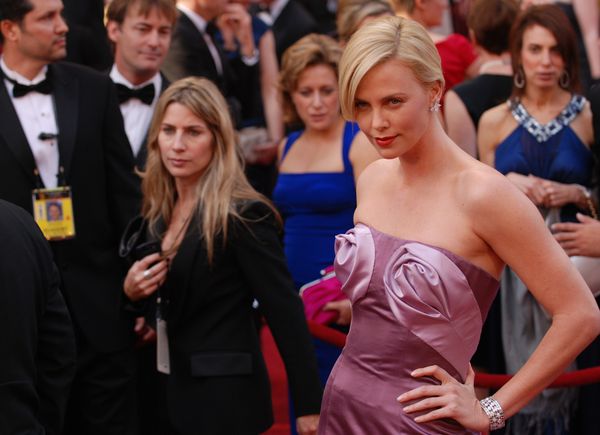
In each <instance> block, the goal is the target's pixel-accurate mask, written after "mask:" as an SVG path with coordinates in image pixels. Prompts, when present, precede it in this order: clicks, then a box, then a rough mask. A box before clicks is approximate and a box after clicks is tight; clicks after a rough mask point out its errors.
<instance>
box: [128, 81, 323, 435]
mask: <svg viewBox="0 0 600 435" xmlns="http://www.w3.org/2000/svg"><path fill="white" fill-rule="evenodd" d="M142 176H143V182H142V188H143V192H144V202H143V208H142V215H143V218H144V220H145V223H146V225H147V231H146V235H147V237H148V238H149V239H151V240H152V239H154V240H157V241H158V242H159V243H160V246H157V247H156V248H157V249H156V250H161V251H162V252H161V253H154V254H150V255H146V256H144V257H143V258H142V259H141V260H139V261H136V262H135V263H133V265H132V266H131V268H130V269H129V272H128V275H127V277H126V279H125V283H124V291H125V294H126V295H127V297H128V298H129V299H130V300H132V301H134V302H135V301H142V300H145V299H150V298H155V296H158V297H156V300H157V301H158V309H157V312H158V313H159V316H158V317H157V319H158V320H157V333H158V346H157V347H158V349H159V351H158V367H159V371H161V372H163V373H165V375H161V376H162V377H163V379H162V380H163V381H164V382H163V385H164V391H160V392H159V394H160V395H166V396H162V397H164V398H165V399H166V400H165V410H166V420H167V427H166V428H164V430H163V432H164V433H165V434H169V435H171V434H228V435H230V434H235V435H237V434H258V433H260V432H263V431H265V430H267V429H268V428H269V426H271V424H272V422H273V416H272V407H271V398H270V388H269V381H268V377H267V371H266V368H265V363H264V361H263V357H262V354H261V351H260V343H259V338H258V334H257V328H256V326H255V323H254V318H253V308H252V303H253V300H254V299H256V300H258V302H259V303H260V307H261V311H262V312H263V313H264V315H265V317H266V319H267V322H268V324H269V326H270V328H271V330H272V332H273V335H274V337H275V340H276V342H277V346H278V348H279V350H280V352H281V354H282V357H283V360H284V362H285V366H286V370H287V373H288V378H289V385H290V389H291V393H292V397H293V398H294V402H295V403H296V404H297V410H296V411H297V415H299V416H301V417H299V418H298V419H297V426H298V429H299V431H300V433H303V434H311V433H315V432H316V427H317V423H318V415H317V414H318V412H319V408H320V398H321V390H320V386H319V380H318V375H317V367H316V362H315V358H314V353H313V349H312V344H311V341H310V338H309V335H308V329H307V327H306V322H305V320H304V312H303V309H302V303H301V301H300V299H299V298H298V296H297V294H296V292H295V290H294V286H293V283H292V281H291V278H290V275H289V273H288V271H287V268H286V265H285V259H284V254H283V251H282V248H281V244H280V240H279V236H278V221H279V217H278V216H277V213H276V212H275V211H274V209H273V207H272V206H271V204H270V203H268V201H267V200H266V199H264V198H263V197H262V196H261V195H260V194H258V193H257V192H255V191H254V190H253V189H252V188H251V187H250V185H249V184H248V182H247V180H246V178H245V177H244V173H243V170H242V168H241V165H240V160H239V156H238V154H237V150H236V146H235V137H234V130H233V125H232V122H231V119H230V116H229V114H228V110H227V105H226V103H225V100H224V98H223V97H222V96H221V94H220V93H219V91H218V90H217V88H216V86H215V85H214V84H212V82H210V81H208V80H206V79H200V78H187V79H182V80H180V81H178V82H176V83H174V84H173V85H171V87H170V88H169V89H167V91H165V92H164V93H163V95H162V96H161V98H160V100H159V102H158V106H157V108H156V113H155V115H154V119H153V122H152V125H151V128H150V133H149V142H148V160H147V165H146V171H145V172H144V173H143V174H142ZM150 245H151V244H150ZM143 246H144V247H146V248H148V247H149V248H150V249H151V246H149V245H148V243H146V244H145V245H143ZM167 341H168V343H167ZM161 349H163V350H162V351H161ZM160 397H161V396H158V397H157V400H159V398H160Z"/></svg>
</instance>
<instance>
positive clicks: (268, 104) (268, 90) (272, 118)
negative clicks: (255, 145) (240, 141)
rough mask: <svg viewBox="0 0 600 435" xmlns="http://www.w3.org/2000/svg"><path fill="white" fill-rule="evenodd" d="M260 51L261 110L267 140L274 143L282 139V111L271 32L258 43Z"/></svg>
mask: <svg viewBox="0 0 600 435" xmlns="http://www.w3.org/2000/svg"><path fill="white" fill-rule="evenodd" d="M258 47H259V51H260V60H259V62H260V90H261V95H262V103H263V110H264V113H265V120H266V122H267V130H268V131H269V138H270V139H271V140H272V141H273V142H274V143H275V146H277V144H279V141H280V140H281V139H282V138H283V135H284V129H283V109H282V108H281V101H280V99H279V90H278V88H277V81H278V76H279V67H278V66H277V55H276V54H275V37H274V36H273V32H272V31H271V30H267V31H266V32H265V34H264V35H263V36H262V37H261V38H260V41H259V45H258Z"/></svg>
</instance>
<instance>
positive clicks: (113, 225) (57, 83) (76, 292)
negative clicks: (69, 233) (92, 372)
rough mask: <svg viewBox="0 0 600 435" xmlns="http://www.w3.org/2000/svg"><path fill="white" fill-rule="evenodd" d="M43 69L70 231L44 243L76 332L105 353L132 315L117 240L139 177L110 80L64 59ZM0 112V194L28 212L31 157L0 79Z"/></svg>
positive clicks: (123, 342)
mask: <svg viewBox="0 0 600 435" xmlns="http://www.w3.org/2000/svg"><path fill="white" fill-rule="evenodd" d="M49 70H50V72H51V74H52V77H53V81H54V91H53V94H52V95H53V97H54V103H55V107H56V121H57V124H58V128H59V138H58V147H59V151H60V164H61V165H62V166H63V167H64V177H65V180H66V183H67V184H68V185H70V186H71V187H72V194H73V212H74V218H75V231H76V237H75V238H74V239H71V240H65V241H57V242H51V246H52V249H53V251H54V258H55V262H56V264H57V266H58V268H59V271H60V275H61V278H62V283H61V289H62V291H63V295H64V296H65V299H66V302H67V306H68V307H69V310H70V312H71V316H72V318H73V322H74V324H75V327H76V330H77V332H79V333H81V334H83V335H84V336H85V337H86V338H87V339H88V340H89V342H90V343H91V344H92V345H93V346H94V348H95V349H97V350H98V351H106V352H108V351H113V350H117V349H120V348H124V347H125V346H127V345H129V344H130V343H132V341H133V333H132V331H131V326H132V322H133V319H132V318H130V317H129V316H125V315H124V314H123V313H122V311H121V310H120V307H121V305H120V301H121V298H120V295H121V292H122V281H123V278H124V276H125V273H126V264H125V263H124V261H123V260H121V259H120V258H119V256H118V242H119V238H120V234H121V233H122V231H123V229H124V228H125V226H126V224H127V222H128V221H129V220H130V219H131V217H132V216H134V215H135V214H137V213H138V212H139V200H140V192H139V181H138V180H137V176H136V175H135V174H134V173H133V155H132V153H131V148H130V147H129V144H128V143H127V137H126V136H125V131H124V129H123V120H122V117H121V114H120V111H119V106H118V103H117V98H116V92H115V89H114V86H113V84H112V82H111V80H110V79H109V78H108V77H107V76H106V75H105V74H101V73H98V72H95V71H93V70H90V69H89V68H85V67H81V66H78V65H74V64H69V63H57V64H52V65H49ZM0 113H1V114H2V116H0V198H2V199H5V200H7V201H9V202H12V203H14V204H17V205H19V206H20V207H22V208H24V209H25V210H27V211H28V212H29V213H31V212H32V201H31V190H32V189H34V188H35V187H36V178H35V177H34V172H33V171H34V168H35V161H34V158H33V154H32V153H31V149H30V148H29V145H28V143H27V139H26V137H25V134H24V132H23V129H22V127H21V124H20V122H19V118H18V117H17V115H16V112H15V110H14V107H13V105H12V101H11V99H10V97H9V95H8V93H7V91H6V87H5V86H3V83H2V85H0Z"/></svg>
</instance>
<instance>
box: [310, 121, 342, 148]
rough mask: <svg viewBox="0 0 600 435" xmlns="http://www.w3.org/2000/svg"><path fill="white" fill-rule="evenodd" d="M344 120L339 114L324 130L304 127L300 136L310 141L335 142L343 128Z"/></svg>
mask: <svg viewBox="0 0 600 435" xmlns="http://www.w3.org/2000/svg"><path fill="white" fill-rule="evenodd" d="M344 124H345V121H344V119H343V118H342V117H341V116H340V117H339V118H338V119H337V120H336V121H335V122H333V123H332V124H331V126H330V127H329V128H326V129H324V130H316V129H314V128H308V127H307V128H306V129H305V130H304V133H303V134H302V136H304V138H303V139H305V140H309V141H310V142H312V143H328V142H330V141H333V142H337V141H338V140H339V137H340V131H342V130H343V128H344Z"/></svg>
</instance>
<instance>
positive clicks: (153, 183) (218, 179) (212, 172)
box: [140, 77, 279, 262]
mask: <svg viewBox="0 0 600 435" xmlns="http://www.w3.org/2000/svg"><path fill="white" fill-rule="evenodd" d="M174 103H178V104H181V105H183V106H185V107H186V108H187V109H189V110H190V111H191V112H192V113H193V114H194V115H195V116H197V117H198V118H200V119H202V120H203V121H204V122H205V123H206V125H207V126H208V128H209V130H210V132H211V133H212V136H213V156H212V160H211V161H210V163H209V164H208V166H207V168H206V169H205V171H204V173H203V174H202V175H201V176H200V178H199V180H198V184H197V186H196V201H197V206H196V211H195V214H196V217H198V218H199V219H197V221H198V223H199V230H200V234H201V238H202V239H203V240H204V242H205V244H206V249H207V252H208V259H209V262H212V259H213V254H214V248H215V239H216V237H217V236H219V235H222V236H223V244H225V242H226V239H227V227H228V223H230V219H231V218H234V219H239V220H243V218H242V217H241V216H240V214H239V209H240V206H241V205H242V204H244V203H248V202H253V201H260V202H263V203H265V204H266V205H267V206H268V207H269V208H271V210H273V213H274V214H275V216H276V217H277V218H278V217H279V216H278V214H277V212H276V211H275V210H274V208H273V207H272V205H271V204H270V203H269V202H268V200H267V199H266V198H264V197H263V196H262V195H261V194H259V193H258V192H256V191H255V190H254V189H253V188H252V187H251V186H250V183H249V182H248V180H247V179H246V176H245V175H244V170H243V167H242V163H241V154H240V152H239V150H238V147H237V146H236V142H235V133H234V129H233V122H232V120H231V116H230V115H229V109H228V107H227V103H226V102H225V99H224V98H223V96H222V95H221V93H220V92H219V90H218V89H217V87H216V86H215V85H214V84H213V83H212V82H211V81H210V80H207V79H205V78H199V77H188V78H184V79H181V80H178V81H176V82H175V83H173V84H172V85H171V86H169V88H168V89H167V90H166V91H165V92H164V93H163V94H162V95H161V97H160V99H159V100H158V103H157V106H156V110H155V112H154V116H153V118H152V123H151V125H150V131H149V134H148V158H147V161H146V170H145V171H144V172H141V173H140V175H141V177H142V192H143V194H144V199H143V203H142V215H143V216H144V218H145V219H146V220H147V221H148V229H149V231H150V233H151V234H152V235H153V236H154V237H157V238H160V237H162V234H160V231H161V229H160V228H161V223H162V222H165V223H168V222H170V220H171V217H172V215H173V208H174V206H175V202H176V200H177V191H176V189H175V179H174V177H173V176H172V175H171V174H170V173H169V172H168V171H167V169H166V168H165V166H164V164H163V162H162V159H161V154H160V148H159V143H158V142H159V135H160V130H161V124H162V120H163V118H164V115H165V112H166V111H167V109H168V107H169V106H170V105H171V104H174Z"/></svg>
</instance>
